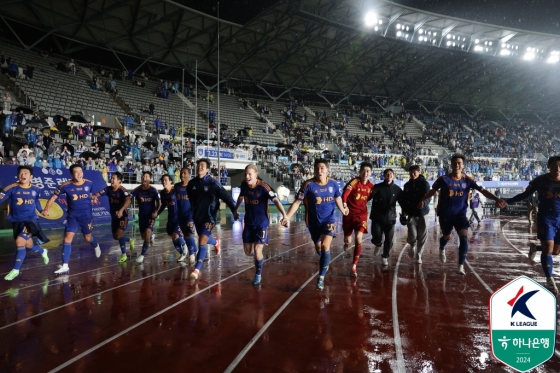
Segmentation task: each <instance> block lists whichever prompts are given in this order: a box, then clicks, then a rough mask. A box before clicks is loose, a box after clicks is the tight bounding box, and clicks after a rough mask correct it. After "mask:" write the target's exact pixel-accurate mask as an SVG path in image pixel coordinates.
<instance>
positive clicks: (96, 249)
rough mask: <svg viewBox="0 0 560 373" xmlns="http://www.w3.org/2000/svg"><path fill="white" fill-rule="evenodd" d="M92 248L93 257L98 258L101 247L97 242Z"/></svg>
mask: <svg viewBox="0 0 560 373" xmlns="http://www.w3.org/2000/svg"><path fill="white" fill-rule="evenodd" d="M93 250H95V257H96V258H99V257H100V256H101V248H100V247H99V244H97V246H95V247H94V248H93Z"/></svg>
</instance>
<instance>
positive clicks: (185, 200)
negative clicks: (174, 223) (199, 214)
mask: <svg viewBox="0 0 560 373" xmlns="http://www.w3.org/2000/svg"><path fill="white" fill-rule="evenodd" d="M187 185H188V184H187ZM187 185H183V184H181V183H177V184H175V186H174V187H173V189H174V190H175V196H176V197H177V209H178V213H179V220H180V221H193V217H192V215H193V213H192V206H191V201H190V200H189V194H188V192H187Z"/></svg>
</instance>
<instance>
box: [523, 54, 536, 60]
mask: <svg viewBox="0 0 560 373" xmlns="http://www.w3.org/2000/svg"><path fill="white" fill-rule="evenodd" d="M534 58H535V53H533V52H527V53H525V55H524V56H523V59H524V60H525V61H530V60H532V59H534Z"/></svg>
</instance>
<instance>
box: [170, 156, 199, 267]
mask: <svg viewBox="0 0 560 373" xmlns="http://www.w3.org/2000/svg"><path fill="white" fill-rule="evenodd" d="M190 180H191V172H190V171H189V169H188V168H186V167H183V168H182V169H181V182H180V183H177V184H175V186H174V187H173V189H175V195H176V196H177V208H178V214H179V228H181V232H183V235H184V239H185V242H186V244H187V247H188V250H189V264H190V265H194V264H195V263H196V252H197V251H198V248H197V247H196V241H195V239H194V234H195V228H194V221H193V216H192V208H191V201H190V200H189V194H188V193H187V186H188V185H189V181H190Z"/></svg>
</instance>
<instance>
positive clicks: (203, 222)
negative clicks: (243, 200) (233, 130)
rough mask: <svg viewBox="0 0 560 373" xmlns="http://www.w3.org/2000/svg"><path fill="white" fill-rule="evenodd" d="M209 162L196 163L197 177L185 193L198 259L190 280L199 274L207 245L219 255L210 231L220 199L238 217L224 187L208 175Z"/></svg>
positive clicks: (216, 244)
mask: <svg viewBox="0 0 560 373" xmlns="http://www.w3.org/2000/svg"><path fill="white" fill-rule="evenodd" d="M210 167H211V164H210V160H209V159H207V158H201V159H199V160H198V161H196V173H197V176H196V177H195V178H194V179H192V180H191V181H190V182H189V185H187V193H188V195H189V200H190V201H191V206H192V210H193V220H194V225H195V228H196V232H197V233H198V258H197V263H196V266H195V268H194V270H193V271H192V273H191V274H190V278H191V279H194V280H196V279H197V278H198V276H199V274H200V268H201V267H202V263H204V259H205V258H206V252H207V250H208V247H207V245H208V244H210V245H214V250H215V251H216V254H219V253H220V239H219V238H214V237H212V229H213V228H214V225H216V221H217V214H218V210H219V208H220V199H221V200H222V201H224V202H225V203H226V205H227V206H228V207H229V209H230V210H231V211H232V212H233V217H234V219H235V220H237V219H238V218H239V215H238V214H237V213H236V212H235V202H234V201H233V198H232V197H231V195H230V194H229V193H228V192H227V190H225V189H224V187H223V186H222V185H221V184H220V183H218V182H217V181H216V180H214V179H213V178H212V176H211V175H208V171H210Z"/></svg>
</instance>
